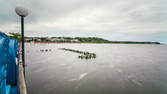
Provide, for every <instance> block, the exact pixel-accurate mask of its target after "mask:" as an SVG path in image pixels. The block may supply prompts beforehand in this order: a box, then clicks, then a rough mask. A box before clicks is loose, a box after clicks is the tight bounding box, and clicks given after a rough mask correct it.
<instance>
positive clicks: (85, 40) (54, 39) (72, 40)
mask: <svg viewBox="0 0 167 94" xmlns="http://www.w3.org/2000/svg"><path fill="white" fill-rule="evenodd" d="M9 36H10V37H11V38H14V39H16V40H19V41H21V34H20V33H9ZM25 41H26V42H56V43H117V44H160V43H159V42H136V41H109V40H106V39H103V38H98V37H75V38H72V37H50V38H49V37H25Z"/></svg>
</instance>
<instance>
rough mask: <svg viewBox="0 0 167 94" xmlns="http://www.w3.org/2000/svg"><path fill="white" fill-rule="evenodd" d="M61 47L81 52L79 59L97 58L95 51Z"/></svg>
mask: <svg viewBox="0 0 167 94" xmlns="http://www.w3.org/2000/svg"><path fill="white" fill-rule="evenodd" d="M60 49H61V50H65V51H71V52H75V53H79V54H81V55H79V56H78V58H79V59H95V58H96V54H95V53H90V52H84V51H79V50H74V49H69V48H60Z"/></svg>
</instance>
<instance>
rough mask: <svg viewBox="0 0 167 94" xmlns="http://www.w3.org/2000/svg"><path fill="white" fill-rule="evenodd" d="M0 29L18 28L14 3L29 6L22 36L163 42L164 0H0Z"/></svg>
mask: <svg viewBox="0 0 167 94" xmlns="http://www.w3.org/2000/svg"><path fill="white" fill-rule="evenodd" d="M0 4H1V5H0V31H1V32H5V33H8V32H20V17H19V16H18V15H17V14H16V13H15V11H14V9H15V7H16V6H23V7H26V8H27V9H28V10H29V15H28V16H27V17H26V18H25V36H46V37H53V36H69V37H100V38H104V39H108V40H114V41H158V42H161V43H167V26H166V25H167V6H166V4H167V0H0Z"/></svg>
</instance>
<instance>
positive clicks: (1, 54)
mask: <svg viewBox="0 0 167 94" xmlns="http://www.w3.org/2000/svg"><path fill="white" fill-rule="evenodd" d="M17 52H18V41H17V40H14V39H11V38H9V37H8V36H7V35H5V34H4V33H2V32H0V94H18V92H17V91H18V84H17V83H18V80H17V78H18V66H17V65H16V57H17Z"/></svg>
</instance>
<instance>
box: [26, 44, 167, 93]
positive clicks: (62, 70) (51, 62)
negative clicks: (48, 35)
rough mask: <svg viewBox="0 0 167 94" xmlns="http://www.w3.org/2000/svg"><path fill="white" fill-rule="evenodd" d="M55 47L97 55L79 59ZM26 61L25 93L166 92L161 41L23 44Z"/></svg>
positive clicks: (166, 61) (166, 63)
mask: <svg viewBox="0 0 167 94" xmlns="http://www.w3.org/2000/svg"><path fill="white" fill-rule="evenodd" d="M58 48H70V49H77V50H81V51H89V52H93V53H96V55H97V57H96V59H90V60H85V59H83V60H81V59H78V58H77V57H78V54H77V53H73V52H68V51H63V50H59V49H58ZM40 49H51V50H52V51H49V52H40ZM26 63H27V68H26V80H27V90H28V94H167V46H165V45H147V44H138V45H136V44H26Z"/></svg>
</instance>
